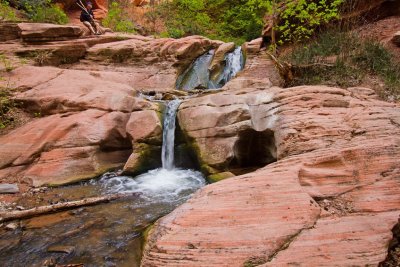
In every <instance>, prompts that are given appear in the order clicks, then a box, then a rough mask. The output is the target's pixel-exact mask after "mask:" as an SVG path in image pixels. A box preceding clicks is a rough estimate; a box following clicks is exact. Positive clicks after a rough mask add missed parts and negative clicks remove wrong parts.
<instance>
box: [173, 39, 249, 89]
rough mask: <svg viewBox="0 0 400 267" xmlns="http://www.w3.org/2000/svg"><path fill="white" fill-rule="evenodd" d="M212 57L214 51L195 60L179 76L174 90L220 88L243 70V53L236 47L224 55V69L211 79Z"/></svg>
mask: <svg viewBox="0 0 400 267" xmlns="http://www.w3.org/2000/svg"><path fill="white" fill-rule="evenodd" d="M213 57H214V50H211V51H209V52H207V53H205V54H204V55H202V56H200V57H199V58H197V59H196V60H195V61H194V63H193V64H192V65H191V66H190V67H189V68H188V69H187V70H186V71H185V72H183V74H182V75H180V76H179V78H178V80H177V83H176V88H177V89H181V90H193V89H217V88H221V87H223V86H224V85H225V84H226V83H227V82H229V81H230V80H231V79H232V78H234V77H235V76H236V74H238V72H239V71H241V70H243V68H244V64H245V62H244V56H243V51H242V48H241V47H240V46H239V47H236V49H235V50H234V51H233V52H230V53H227V54H226V55H225V58H224V62H225V66H224V68H223V69H222V71H221V73H219V75H217V77H216V78H214V79H211V78H210V71H209V66H210V65H211V62H212V60H213Z"/></svg>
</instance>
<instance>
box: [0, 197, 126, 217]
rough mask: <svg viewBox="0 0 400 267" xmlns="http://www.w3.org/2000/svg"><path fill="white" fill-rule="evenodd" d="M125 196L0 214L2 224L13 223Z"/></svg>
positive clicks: (97, 198) (91, 199) (92, 199)
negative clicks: (12, 221) (13, 221)
mask: <svg viewBox="0 0 400 267" xmlns="http://www.w3.org/2000/svg"><path fill="white" fill-rule="evenodd" d="M124 196H128V195H126V194H113V195H107V196H101V197H91V198H85V199H82V200H76V201H69V202H63V203H57V204H53V205H48V206H40V207H36V208H33V209H28V210H16V211H9V212H2V213H0V222H4V221H11V220H16V219H26V218H31V217H35V216H38V215H43V214H48V213H54V212H58V211H61V210H68V209H75V208H79V207H83V206H90V205H95V204H99V203H104V202H109V201H111V200H116V199H119V198H122V197H124Z"/></svg>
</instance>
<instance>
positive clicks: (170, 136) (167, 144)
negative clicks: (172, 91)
mask: <svg viewBox="0 0 400 267" xmlns="http://www.w3.org/2000/svg"><path fill="white" fill-rule="evenodd" d="M180 104H181V101H180V100H179V99H176V100H172V101H169V102H168V103H167V108H166V112H165V114H164V129H163V145H162V165H163V166H162V167H163V168H164V169H167V170H172V169H173V168H174V148H175V121H176V112H177V111H178V108H179V105H180Z"/></svg>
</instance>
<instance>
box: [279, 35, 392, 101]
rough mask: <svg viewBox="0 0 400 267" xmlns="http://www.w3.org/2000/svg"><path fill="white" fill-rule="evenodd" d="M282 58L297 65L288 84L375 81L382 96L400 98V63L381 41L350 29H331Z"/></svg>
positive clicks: (387, 98)
mask: <svg viewBox="0 0 400 267" xmlns="http://www.w3.org/2000/svg"><path fill="white" fill-rule="evenodd" d="M280 59H281V60H284V61H287V62H289V63H290V64H292V65H294V66H296V68H295V70H296V71H295V73H294V79H293V80H292V81H291V82H289V83H288V84H287V86H297V85H316V84H324V85H330V86H339V87H352V86H360V85H365V84H366V83H367V82H366V81H376V82H375V83H374V84H372V85H371V86H372V87H374V88H373V89H375V90H376V91H377V93H378V94H379V95H380V96H381V97H382V98H383V99H386V100H390V101H399V100H400V66H399V64H398V62H396V60H395V59H394V56H393V55H392V54H391V53H390V52H389V51H388V50H387V49H386V48H385V47H384V46H383V45H382V44H380V43H379V42H378V41H375V40H369V39H362V38H360V37H358V36H357V35H356V34H354V33H351V32H339V31H331V32H327V33H323V34H321V35H319V36H318V37H317V38H315V39H314V40H312V41H311V42H309V43H307V44H303V45H299V46H297V47H296V48H295V49H293V50H292V51H291V52H289V53H288V54H286V55H283V56H281V58H280ZM379 84H380V85H379ZM378 85H379V86H378Z"/></svg>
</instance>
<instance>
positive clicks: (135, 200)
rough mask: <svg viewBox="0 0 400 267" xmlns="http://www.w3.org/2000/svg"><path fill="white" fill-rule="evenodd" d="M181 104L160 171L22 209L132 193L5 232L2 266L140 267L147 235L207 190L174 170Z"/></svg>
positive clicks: (170, 116)
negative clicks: (148, 229) (160, 220)
mask: <svg viewBox="0 0 400 267" xmlns="http://www.w3.org/2000/svg"><path fill="white" fill-rule="evenodd" d="M179 104H180V101H179V100H173V101H170V102H168V104H167V108H166V112H165V119H164V134H163V147H162V151H163V152H162V164H163V167H162V168H160V169H155V170H151V171H149V172H147V173H145V174H142V175H139V176H137V177H135V178H133V177H128V176H118V175H117V174H115V173H106V174H104V175H103V176H102V177H100V179H93V180H91V181H88V182H84V183H81V184H77V185H72V186H65V187H57V188H49V189H47V190H46V191H44V192H40V193H38V194H35V195H34V196H32V197H27V198H23V199H21V200H20V201H19V202H18V205H20V206H23V207H25V208H31V207H34V206H40V205H48V204H52V203H57V202H63V201H68V200H75V199H81V198H84V197H93V196H99V195H104V194H110V193H132V194H131V195H132V196H131V197H128V198H124V199H122V200H118V201H113V202H111V203H107V204H102V205H97V206H92V207H85V208H80V209H77V210H72V211H64V212H59V213H56V214H50V215H45V216H39V217H35V218H32V219H28V220H23V221H21V223H20V225H19V227H18V228H17V229H16V230H14V231H10V230H4V228H1V230H0V262H1V263H2V264H1V266H51V265H52V264H54V263H57V264H84V265H85V266H139V265H140V259H141V254H142V245H143V231H144V230H145V229H146V227H148V226H149V225H151V224H152V223H153V222H154V221H155V220H157V219H158V218H160V217H162V216H164V215H166V214H168V213H170V212H171V211H173V210H174V209H175V208H176V207H177V206H179V205H181V204H182V203H184V202H185V201H186V200H187V199H188V198H189V197H190V195H191V194H192V193H194V192H195V191H197V190H198V189H199V188H201V187H203V186H204V185H205V184H206V182H205V179H204V177H203V175H202V174H201V173H200V172H198V171H194V170H183V169H177V168H175V167H174V139H175V120H176V112H177V109H178V107H179Z"/></svg>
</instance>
